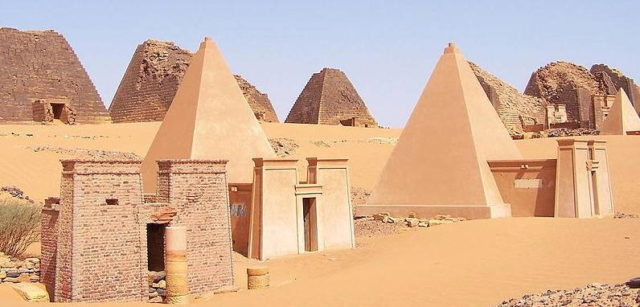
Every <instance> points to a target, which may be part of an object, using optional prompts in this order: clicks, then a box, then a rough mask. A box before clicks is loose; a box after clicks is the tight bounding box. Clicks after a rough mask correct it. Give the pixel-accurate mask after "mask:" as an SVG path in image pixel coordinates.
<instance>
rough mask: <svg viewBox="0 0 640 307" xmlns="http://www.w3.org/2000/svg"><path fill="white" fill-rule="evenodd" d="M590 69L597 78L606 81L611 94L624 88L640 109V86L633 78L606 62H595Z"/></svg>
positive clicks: (632, 102) (639, 109) (632, 101)
mask: <svg viewBox="0 0 640 307" xmlns="http://www.w3.org/2000/svg"><path fill="white" fill-rule="evenodd" d="M590 71H591V73H592V74H593V75H594V76H595V77H596V78H597V79H600V80H602V81H600V82H601V83H605V82H606V84H607V85H608V87H609V88H608V89H607V91H608V92H609V95H615V94H616V93H617V90H618V89H620V88H622V89H623V90H624V91H625V93H627V96H628V97H629V100H630V101H631V104H632V105H634V106H635V109H636V112H639V111H640V87H638V85H636V83H635V81H633V79H631V78H629V77H627V76H625V75H624V74H623V73H622V72H620V71H619V70H617V69H614V68H610V67H609V66H607V65H605V64H595V65H593V66H591V70H590ZM609 81H610V82H609Z"/></svg>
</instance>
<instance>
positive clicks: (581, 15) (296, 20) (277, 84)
mask: <svg viewBox="0 0 640 307" xmlns="http://www.w3.org/2000/svg"><path fill="white" fill-rule="evenodd" d="M205 2H206V3H205ZM639 14H640V1H638V0H635V1H586V0H582V1H578V0H576V1H557V0H556V1H515V0H509V1H326V0H323V1H26V0H23V1H17V0H14V1H6V0H2V1H1V2H0V26H5V27H12V28H17V29H20V30H43V29H53V30H56V31H58V32H60V33H62V34H63V35H64V36H65V37H66V38H67V40H68V41H69V43H70V44H71V46H72V47H73V48H74V50H75V52H76V54H78V56H79V57H80V60H81V61H82V64H83V65H84V67H85V68H86V70H87V71H88V73H89V75H90V76H91V78H92V80H93V82H94V83H95V85H96V87H97V88H98V92H99V93H100V95H101V96H102V99H103V101H104V102H105V104H106V105H107V106H108V105H109V104H110V103H111V99H112V98H113V94H114V93H115V91H116V89H117V87H118V84H119V83H120V80H121V78H122V75H123V74H124V71H125V69H126V67H127V65H128V63H129V60H130V59H131V55H132V54H133V51H134V50H135V48H136V46H137V45H138V44H140V43H141V42H142V41H144V40H146V39H149V38H153V39H159V40H165V41H173V42H175V43H176V44H178V45H179V46H180V47H182V48H186V49H189V50H192V51H194V50H195V49H196V48H197V46H198V44H199V43H200V41H201V40H202V38H203V37H204V36H211V37H212V38H213V39H214V40H215V41H216V42H217V43H218V46H219V47H220V48H221V50H222V52H223V53H224V55H225V58H226V60H227V62H228V63H229V65H230V66H231V69H232V70H233V71H234V73H237V74H241V75H242V76H244V77H245V78H246V79H247V80H249V82H251V83H252V84H254V85H255V86H256V87H257V88H258V89H259V90H261V91H263V92H265V93H267V94H268V95H269V97H270V99H271V102H272V103H273V105H274V107H275V109H276V111H277V113H278V116H279V117H280V120H282V121H283V120H284V119H285V117H286V115H287V113H288V112H289V109H290V108H291V106H292V105H293V102H294V101H295V99H296V98H297V97H298V94H299V93H300V91H301V90H302V88H303V87H304V85H305V83H306V82H307V81H308V79H309V77H310V76H311V74H312V73H314V72H317V71H319V70H320V69H322V68H323V67H335V68H339V69H341V70H343V71H344V72H345V73H346V74H347V76H348V77H349V78H350V79H351V81H352V82H353V84H354V85H355V87H356V89H357V90H358V92H359V93H360V96H362V98H363V99H364V100H365V102H366V103H367V105H368V106H369V110H370V111H371V112H372V113H373V115H374V116H375V117H376V118H377V119H378V121H379V122H380V124H382V125H384V126H391V127H402V126H403V125H404V123H405V121H406V120H407V118H408V116H409V114H410V113H411V110H412V109H413V106H414V104H415V102H416V99H417V97H418V96H419V95H420V93H421V91H422V89H423V87H424V84H425V82H426V80H427V79H428V77H429V75H430V74H431V70H432V69H433V66H434V65H435V63H436V61H437V60H438V57H439V56H440V54H441V53H442V50H443V48H444V47H445V45H446V44H447V42H449V41H455V42H456V43H457V44H458V46H459V47H460V49H461V50H462V52H463V53H464V55H465V56H466V57H467V59H469V60H471V61H474V62H476V63H477V64H479V65H480V66H481V67H482V68H484V69H485V70H487V71H489V72H491V73H492V74H494V75H496V76H498V77H500V78H501V79H503V80H505V81H507V82H508V83H510V84H511V85H513V86H515V87H516V88H518V89H520V90H523V89H524V87H525V85H526V83H527V81H528V80H529V76H530V75H531V73H532V72H533V71H534V70H536V69H537V68H538V67H540V66H543V65H545V64H547V63H548V62H550V61H556V60H565V61H571V62H575V63H578V64H580V65H583V66H587V68H589V67H590V66H591V64H593V63H606V64H609V65H610V66H613V67H616V68H618V69H620V70H622V71H623V72H624V73H626V74H627V75H629V76H631V77H632V78H636V79H639V78H640V60H639V59H638V57H637V56H636V54H637V49H638V48H639V47H640V40H638V38H637V34H638V29H639V28H638V26H637V23H636V22H637V21H638V16H640V15H639Z"/></svg>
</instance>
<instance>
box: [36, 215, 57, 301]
mask: <svg viewBox="0 0 640 307" xmlns="http://www.w3.org/2000/svg"><path fill="white" fill-rule="evenodd" d="M40 229H41V234H40V243H41V246H42V247H41V253H40V263H41V265H40V282H41V283H43V284H44V285H45V286H47V291H48V292H49V295H50V296H52V295H53V293H54V292H55V283H56V255H57V245H58V242H57V232H58V210H57V208H51V207H50V208H44V209H43V210H42V215H41V223H40Z"/></svg>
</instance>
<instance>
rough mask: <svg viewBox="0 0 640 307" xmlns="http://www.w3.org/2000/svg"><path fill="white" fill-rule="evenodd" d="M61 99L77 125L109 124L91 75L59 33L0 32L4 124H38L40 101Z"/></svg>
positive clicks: (0, 93) (1, 119) (0, 99)
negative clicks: (36, 109) (36, 110)
mask: <svg viewBox="0 0 640 307" xmlns="http://www.w3.org/2000/svg"><path fill="white" fill-rule="evenodd" d="M43 99H45V100H47V99H48V100H51V101H53V100H55V101H57V100H61V101H60V103H61V104H64V103H65V102H66V101H68V104H69V105H67V107H68V108H71V109H72V110H73V112H75V115H74V120H75V122H77V123H100V122H107V121H109V120H110V118H109V113H108V112H107V110H106V109H105V107H104V104H103V103H102V99H101V98H100V96H99V95H98V92H97V91H96V89H95V87H94V85H93V83H92V82H91V79H90V78H89V75H88V74H87V72H86V71H85V70H84V68H83V67H82V64H80V60H79V59H78V57H77V56H76V54H75V53H74V52H73V49H72V48H71V46H69V43H68V42H67V41H66V40H65V38H64V37H63V36H62V35H60V34H58V33H57V32H54V31H18V30H16V29H10V28H0V122H33V121H34V120H38V121H41V120H42V118H41V117H39V118H34V103H35V102H36V101H37V100H43Z"/></svg>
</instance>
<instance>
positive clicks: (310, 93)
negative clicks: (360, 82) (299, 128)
mask: <svg viewBox="0 0 640 307" xmlns="http://www.w3.org/2000/svg"><path fill="white" fill-rule="evenodd" d="M285 122H286V123H297V124H322V125H343V126H358V127H378V124H377V122H376V120H375V119H374V118H373V117H372V116H371V114H370V113H369V110H368V109H367V106H366V105H365V103H364V101H363V100H362V98H360V95H358V92H357V91H356V89H355V88H354V87H353V84H351V82H350V81H349V79H348V78H347V76H346V75H345V73H344V72H342V71H340V70H338V69H335V68H324V69H322V70H321V71H320V72H318V73H314V74H313V75H312V76H311V79H309V82H307V85H306V86H305V87H304V89H303V90H302V92H301V93H300V96H298V99H297V100H296V102H295V104H294V105H293V107H292V108H291V111H289V115H288V116H287V119H286V120H285Z"/></svg>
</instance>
